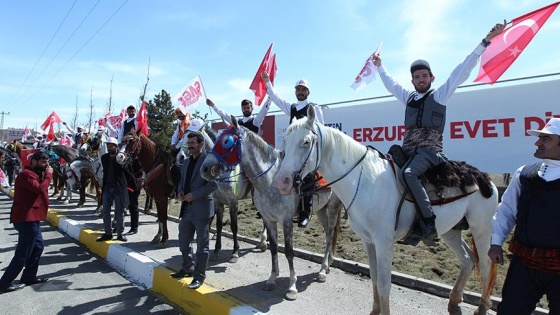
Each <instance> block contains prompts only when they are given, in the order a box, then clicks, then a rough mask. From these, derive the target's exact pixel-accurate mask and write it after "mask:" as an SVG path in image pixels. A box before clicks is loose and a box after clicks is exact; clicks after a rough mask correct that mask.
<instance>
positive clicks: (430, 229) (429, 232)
mask: <svg viewBox="0 0 560 315" xmlns="http://www.w3.org/2000/svg"><path fill="white" fill-rule="evenodd" d="M419 224H420V229H421V230H422V238H423V239H424V240H428V241H434V240H435V239H436V238H437V236H438V234H437V230H436V215H435V214H434V215H432V216H431V217H429V218H422V220H420V222H419Z"/></svg>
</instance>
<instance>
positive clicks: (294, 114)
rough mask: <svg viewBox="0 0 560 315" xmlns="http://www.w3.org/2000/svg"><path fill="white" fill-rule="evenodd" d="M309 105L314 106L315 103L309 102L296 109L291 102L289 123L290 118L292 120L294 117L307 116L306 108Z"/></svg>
mask: <svg viewBox="0 0 560 315" xmlns="http://www.w3.org/2000/svg"><path fill="white" fill-rule="evenodd" d="M309 106H315V104H314V103H311V102H309V103H308V104H307V105H305V106H304V107H303V108H302V109H300V110H296V104H292V106H291V107H290V124H291V123H292V120H294V117H295V118H297V119H302V118H303V117H307V108H308V107H309Z"/></svg>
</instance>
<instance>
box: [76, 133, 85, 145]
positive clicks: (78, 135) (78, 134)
mask: <svg viewBox="0 0 560 315" xmlns="http://www.w3.org/2000/svg"><path fill="white" fill-rule="evenodd" d="M83 135H84V134H83V133H81V132H76V133H75V134H74V143H75V144H76V145H80V144H82V142H83V141H82V138H83Z"/></svg>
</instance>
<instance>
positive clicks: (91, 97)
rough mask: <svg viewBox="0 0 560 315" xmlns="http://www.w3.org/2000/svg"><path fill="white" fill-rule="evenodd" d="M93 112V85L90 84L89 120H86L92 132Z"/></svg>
mask: <svg viewBox="0 0 560 315" xmlns="http://www.w3.org/2000/svg"><path fill="white" fill-rule="evenodd" d="M94 114H95V106H93V85H92V86H91V90H90V92H89V122H88V130H89V131H90V132H92V130H91V127H92V124H93V115H94Z"/></svg>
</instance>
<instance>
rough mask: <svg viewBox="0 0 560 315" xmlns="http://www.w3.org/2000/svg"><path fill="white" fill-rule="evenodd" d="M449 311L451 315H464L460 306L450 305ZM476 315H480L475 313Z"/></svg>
mask: <svg viewBox="0 0 560 315" xmlns="http://www.w3.org/2000/svg"><path fill="white" fill-rule="evenodd" d="M447 311H448V312H449V315H462V314H463V311H461V307H459V305H449V306H448V307H447ZM475 314H478V313H476V312H475Z"/></svg>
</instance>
